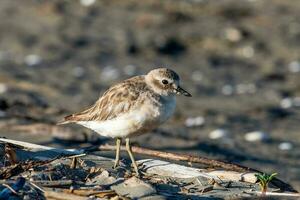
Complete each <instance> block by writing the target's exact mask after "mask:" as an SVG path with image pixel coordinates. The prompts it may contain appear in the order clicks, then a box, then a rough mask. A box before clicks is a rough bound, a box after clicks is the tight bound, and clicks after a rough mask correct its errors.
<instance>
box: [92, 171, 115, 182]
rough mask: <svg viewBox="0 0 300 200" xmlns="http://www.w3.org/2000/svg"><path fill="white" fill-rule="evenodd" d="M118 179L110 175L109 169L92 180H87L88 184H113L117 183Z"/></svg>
mask: <svg viewBox="0 0 300 200" xmlns="http://www.w3.org/2000/svg"><path fill="white" fill-rule="evenodd" d="M116 181H117V180H116V179H115V178H114V177H112V176H110V175H109V173H108V171H106V170H105V171H103V172H102V173H101V174H100V175H97V176H95V177H94V178H92V179H91V180H89V181H87V184H88V185H89V184H92V185H111V184H113V183H115V182H116Z"/></svg>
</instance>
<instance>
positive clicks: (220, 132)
mask: <svg viewBox="0 0 300 200" xmlns="http://www.w3.org/2000/svg"><path fill="white" fill-rule="evenodd" d="M227 136H228V131H227V130H225V129H216V130H213V131H212V132H210V133H209V138H210V139H213V140H216V139H221V138H224V137H227Z"/></svg>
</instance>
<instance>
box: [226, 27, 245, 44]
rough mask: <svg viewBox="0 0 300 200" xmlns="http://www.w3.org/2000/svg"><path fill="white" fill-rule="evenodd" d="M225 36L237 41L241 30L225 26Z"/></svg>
mask: <svg viewBox="0 0 300 200" xmlns="http://www.w3.org/2000/svg"><path fill="white" fill-rule="evenodd" d="M224 35H225V38H226V39H227V40H229V41H230V42H238V41H240V40H241V39H242V34H241V32H240V31H239V30H238V29H236V28H226V29H225V31H224Z"/></svg>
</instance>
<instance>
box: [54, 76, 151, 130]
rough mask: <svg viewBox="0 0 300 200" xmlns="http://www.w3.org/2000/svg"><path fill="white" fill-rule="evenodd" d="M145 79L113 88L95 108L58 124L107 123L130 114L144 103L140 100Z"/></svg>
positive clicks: (127, 82)
mask: <svg viewBox="0 0 300 200" xmlns="http://www.w3.org/2000/svg"><path fill="white" fill-rule="evenodd" d="M143 79H144V77H143V76H137V77H133V78H131V79H128V80H126V81H123V82H121V83H119V84H117V85H115V86H113V87H111V88H110V89H108V90H107V91H106V92H105V93H104V94H103V96H102V97H100V98H99V100H98V101H97V102H96V103H95V104H94V105H93V106H91V107H90V108H88V109H87V110H85V111H82V112H79V113H75V114H72V115H68V116H66V117H65V118H64V120H63V121H61V122H59V123H58V124H67V123H71V122H77V121H105V120H110V119H113V118H115V117H117V116H118V115H120V114H122V113H124V112H128V111H129V110H131V109H133V108H134V107H135V106H136V105H137V104H141V103H143V98H139V97H140V96H141V94H142V93H143V91H145V90H146V88H147V85H146V84H145V82H144V81H143Z"/></svg>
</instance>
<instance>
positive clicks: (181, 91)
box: [176, 86, 192, 97]
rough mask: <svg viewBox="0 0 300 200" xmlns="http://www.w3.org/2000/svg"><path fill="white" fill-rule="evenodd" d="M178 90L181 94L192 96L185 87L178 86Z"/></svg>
mask: <svg viewBox="0 0 300 200" xmlns="http://www.w3.org/2000/svg"><path fill="white" fill-rule="evenodd" d="M176 92H177V94H181V95H184V96H186V97H191V96H192V95H191V94H190V93H188V92H187V91H185V90H184V89H182V88H181V87H180V86H178V87H177V88H176Z"/></svg>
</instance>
